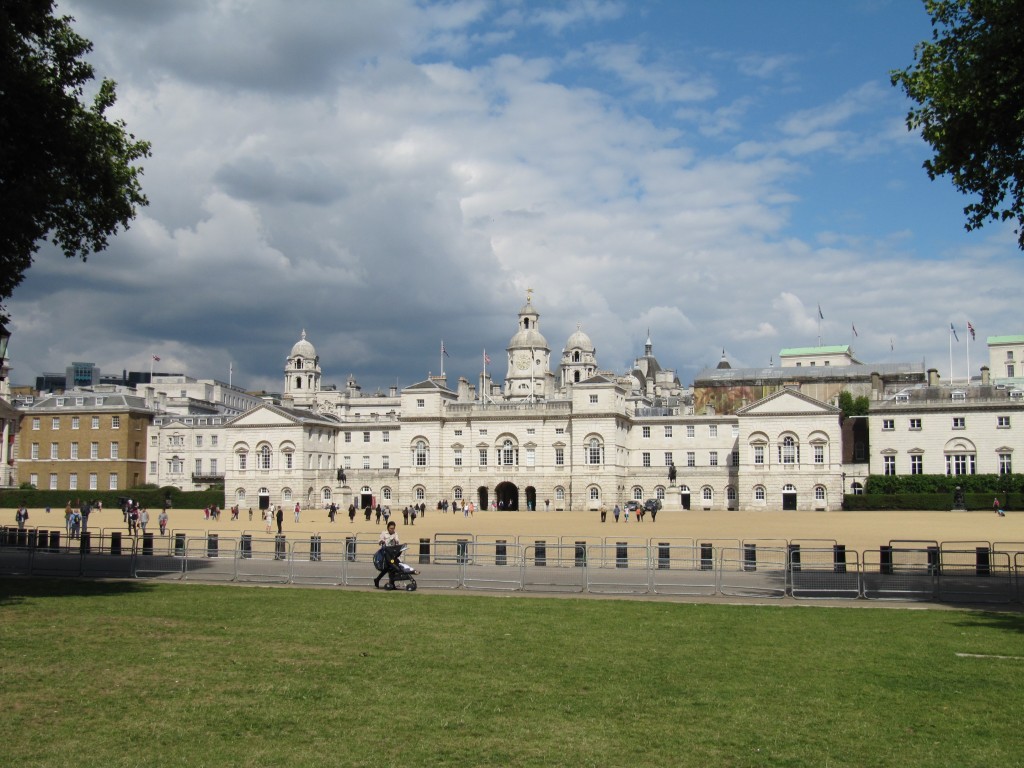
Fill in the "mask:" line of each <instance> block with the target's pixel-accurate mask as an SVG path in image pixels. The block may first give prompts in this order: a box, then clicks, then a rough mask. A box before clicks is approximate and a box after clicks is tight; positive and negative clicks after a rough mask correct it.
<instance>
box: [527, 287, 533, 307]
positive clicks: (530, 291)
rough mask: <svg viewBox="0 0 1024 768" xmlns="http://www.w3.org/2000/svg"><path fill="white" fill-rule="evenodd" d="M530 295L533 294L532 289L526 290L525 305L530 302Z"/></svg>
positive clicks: (531, 296)
mask: <svg viewBox="0 0 1024 768" xmlns="http://www.w3.org/2000/svg"><path fill="white" fill-rule="evenodd" d="M532 294H533V288H527V289H526V303H527V304H529V303H530V300H531V299H532V298H533V295H532Z"/></svg>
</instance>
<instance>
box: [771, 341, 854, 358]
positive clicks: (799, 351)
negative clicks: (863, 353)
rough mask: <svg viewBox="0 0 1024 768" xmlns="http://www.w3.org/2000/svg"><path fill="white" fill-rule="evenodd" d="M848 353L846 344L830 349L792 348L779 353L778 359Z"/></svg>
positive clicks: (848, 348)
mask: <svg viewBox="0 0 1024 768" xmlns="http://www.w3.org/2000/svg"><path fill="white" fill-rule="evenodd" d="M849 353H850V347H849V345H848V344H841V345H837V346H832V347H793V348H792V349H784V350H782V351H781V352H779V357H794V356H796V355H847V354H849Z"/></svg>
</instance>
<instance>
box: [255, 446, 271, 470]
mask: <svg viewBox="0 0 1024 768" xmlns="http://www.w3.org/2000/svg"><path fill="white" fill-rule="evenodd" d="M256 462H257V466H256V468H257V469H270V446H269V445H264V446H263V447H262V448H260V450H259V454H258V456H257V459H256Z"/></svg>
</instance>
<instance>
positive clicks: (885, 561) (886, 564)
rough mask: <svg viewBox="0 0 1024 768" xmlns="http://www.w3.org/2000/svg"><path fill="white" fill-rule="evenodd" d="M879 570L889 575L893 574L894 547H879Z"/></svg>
mask: <svg viewBox="0 0 1024 768" xmlns="http://www.w3.org/2000/svg"><path fill="white" fill-rule="evenodd" d="M878 561H879V570H880V571H881V572H882V573H883V574H885V575H887V576H891V575H892V547H891V546H888V545H882V546H881V547H879V548H878Z"/></svg>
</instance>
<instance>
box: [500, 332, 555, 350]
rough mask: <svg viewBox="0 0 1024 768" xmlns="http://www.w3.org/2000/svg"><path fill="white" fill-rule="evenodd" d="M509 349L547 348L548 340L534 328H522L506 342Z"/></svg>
mask: <svg viewBox="0 0 1024 768" xmlns="http://www.w3.org/2000/svg"><path fill="white" fill-rule="evenodd" d="M508 346H509V348H510V349H547V348H548V341H547V339H545V338H544V336H543V335H542V334H541V332H540V331H538V330H537V329H535V328H529V329H527V328H523V329H521V330H519V331H517V332H516V335H515V336H513V337H512V340H511V341H510V342H509V343H508Z"/></svg>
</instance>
